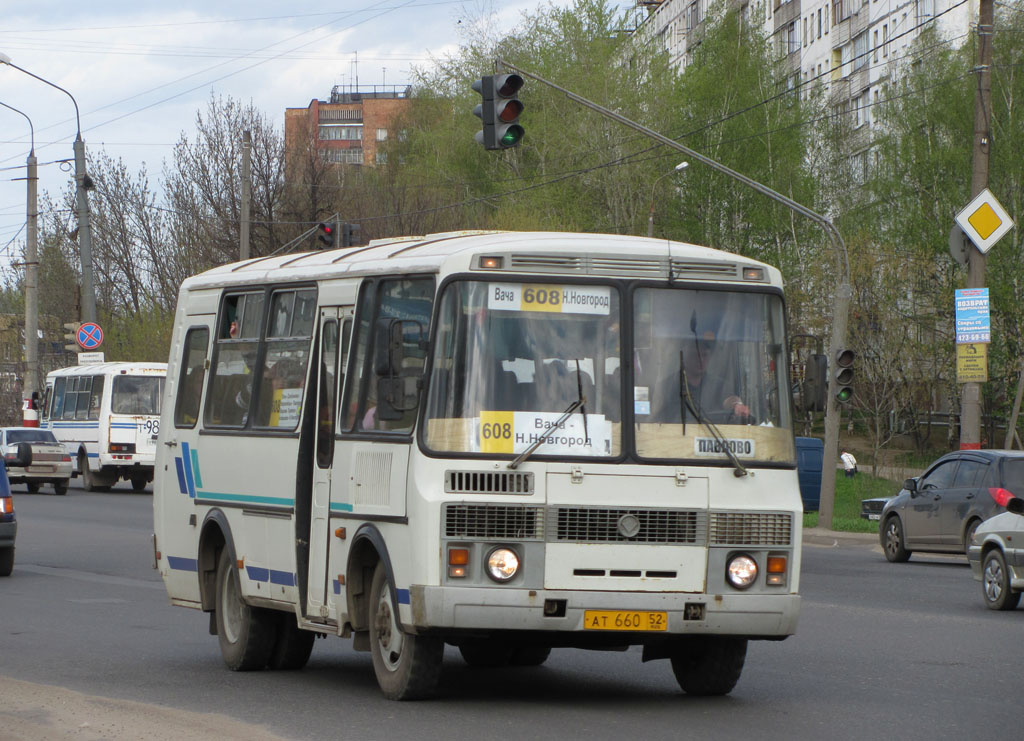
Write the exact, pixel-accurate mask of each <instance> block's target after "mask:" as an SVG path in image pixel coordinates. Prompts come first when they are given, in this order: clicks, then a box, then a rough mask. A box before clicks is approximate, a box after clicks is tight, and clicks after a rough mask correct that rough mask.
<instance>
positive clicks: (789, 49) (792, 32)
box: [786, 21, 800, 54]
mask: <svg viewBox="0 0 1024 741" xmlns="http://www.w3.org/2000/svg"><path fill="white" fill-rule="evenodd" d="M786 41H787V44H786V53H787V54H793V53H794V52H798V51H800V37H799V36H798V35H797V29H796V21H793V22H792V23H790V24H789V27H788V28H787V29H786Z"/></svg>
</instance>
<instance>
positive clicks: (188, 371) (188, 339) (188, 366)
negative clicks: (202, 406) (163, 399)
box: [174, 327, 210, 427]
mask: <svg viewBox="0 0 1024 741" xmlns="http://www.w3.org/2000/svg"><path fill="white" fill-rule="evenodd" d="M209 344H210V330H209V329H207V328H206V327H197V328H194V329H190V330H189V331H188V334H186V335H185V353H184V357H183V358H182V361H181V377H180V378H179V379H178V398H177V400H176V402H175V405H174V426H175V427H195V425H196V421H197V420H198V419H199V403H200V401H201V400H202V398H203V381H204V380H205V377H206V351H207V348H208V346H209Z"/></svg>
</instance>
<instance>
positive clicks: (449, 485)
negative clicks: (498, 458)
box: [444, 471, 533, 494]
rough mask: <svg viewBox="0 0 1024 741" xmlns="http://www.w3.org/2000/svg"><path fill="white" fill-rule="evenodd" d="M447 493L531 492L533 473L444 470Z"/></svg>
mask: <svg viewBox="0 0 1024 741" xmlns="http://www.w3.org/2000/svg"><path fill="white" fill-rule="evenodd" d="M444 490H445V492H446V493H448V494H533V473H531V472H524V471H445V473H444Z"/></svg>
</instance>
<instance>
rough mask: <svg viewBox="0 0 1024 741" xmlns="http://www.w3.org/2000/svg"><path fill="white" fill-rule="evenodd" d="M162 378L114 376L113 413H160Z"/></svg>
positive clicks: (111, 408) (111, 403)
mask: <svg viewBox="0 0 1024 741" xmlns="http://www.w3.org/2000/svg"><path fill="white" fill-rule="evenodd" d="M163 389H164V379H163V378H162V377H159V376H114V389H113V396H112V397H111V400H110V411H111V413H113V414H148V415H158V414H160V399H161V398H163Z"/></svg>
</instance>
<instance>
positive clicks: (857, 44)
mask: <svg viewBox="0 0 1024 741" xmlns="http://www.w3.org/2000/svg"><path fill="white" fill-rule="evenodd" d="M867 64H868V34H867V31H865V32H864V33H862V34H860V35H859V36H857V38H855V39H854V40H853V69H854V71H855V72H856V71H857V70H859V69H864V68H865V67H866V66H867Z"/></svg>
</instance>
